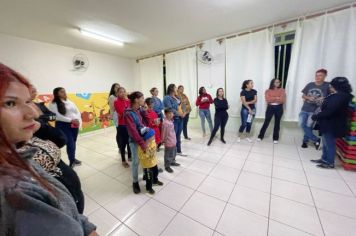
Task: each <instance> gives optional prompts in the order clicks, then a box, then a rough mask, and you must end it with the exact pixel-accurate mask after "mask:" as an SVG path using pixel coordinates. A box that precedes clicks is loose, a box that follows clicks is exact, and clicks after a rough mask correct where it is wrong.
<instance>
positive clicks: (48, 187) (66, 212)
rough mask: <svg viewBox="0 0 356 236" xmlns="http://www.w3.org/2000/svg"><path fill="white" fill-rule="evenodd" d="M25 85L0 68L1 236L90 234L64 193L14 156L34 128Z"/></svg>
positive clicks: (23, 156) (27, 160) (25, 158)
mask: <svg viewBox="0 0 356 236" xmlns="http://www.w3.org/2000/svg"><path fill="white" fill-rule="evenodd" d="M29 89H30V84H29V82H28V81H27V80H26V79H25V78H24V77H23V76H21V75H20V74H18V73H17V72H15V71H13V70H11V69H10V68H8V67H7V66H5V65H3V64H0V212H1V214H0V235H39V236H42V235H43V236H44V235H46V236H47V235H78V236H79V235H90V236H95V235H97V233H96V232H95V229H96V227H95V226H94V225H93V224H92V223H90V222H89V221H88V219H87V218H86V217H85V216H83V215H81V214H79V213H78V211H77V208H76V205H75V203H74V201H73V199H72V197H71V195H70V193H69V192H68V190H67V189H66V188H65V187H64V186H63V185H62V184H61V183H60V182H58V181H57V180H56V179H54V178H53V177H52V176H50V175H49V174H48V173H46V172H45V171H44V170H43V169H42V168H41V167H40V166H39V165H38V164H37V163H36V162H34V161H33V160H32V156H33V154H34V153H35V152H36V151H37V149H35V150H32V149H28V150H26V151H24V152H21V153H20V152H18V151H17V149H18V148H20V147H21V146H22V145H23V144H24V143H26V142H27V141H29V140H30V139H31V137H32V135H33V133H34V132H35V131H36V130H37V129H38V128H39V123H38V122H36V121H35V118H37V117H38V113H37V112H36V110H35V109H34V107H33V103H32V99H31V95H30V91H29Z"/></svg>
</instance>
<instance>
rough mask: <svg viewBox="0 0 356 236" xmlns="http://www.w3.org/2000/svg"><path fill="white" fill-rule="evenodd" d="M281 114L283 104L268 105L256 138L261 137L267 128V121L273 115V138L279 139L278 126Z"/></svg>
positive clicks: (268, 121) (269, 120)
mask: <svg viewBox="0 0 356 236" xmlns="http://www.w3.org/2000/svg"><path fill="white" fill-rule="evenodd" d="M282 115H283V105H282V104H280V105H268V106H267V110H266V118H265V122H264V123H263V126H262V128H261V130H260V134H259V135H258V138H260V139H263V138H264V136H265V133H266V130H267V128H268V125H269V123H270V122H271V119H272V117H273V116H274V128H273V140H274V141H278V140H279V128H280V124H281V118H282Z"/></svg>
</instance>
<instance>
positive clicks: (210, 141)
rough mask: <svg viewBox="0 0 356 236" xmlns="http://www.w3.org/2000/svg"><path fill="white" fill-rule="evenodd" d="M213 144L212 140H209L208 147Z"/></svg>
mask: <svg viewBox="0 0 356 236" xmlns="http://www.w3.org/2000/svg"><path fill="white" fill-rule="evenodd" d="M212 142H213V139H212V138H210V139H209V142H208V146H210V144H211V143H212Z"/></svg>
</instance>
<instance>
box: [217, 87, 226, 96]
mask: <svg viewBox="0 0 356 236" xmlns="http://www.w3.org/2000/svg"><path fill="white" fill-rule="evenodd" d="M220 89H222V91H223V92H224V89H223V88H218V89H217V90H216V98H218V97H219V90H220ZM224 97H225V96H224V95H223V98H224Z"/></svg>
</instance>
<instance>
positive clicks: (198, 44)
mask: <svg viewBox="0 0 356 236" xmlns="http://www.w3.org/2000/svg"><path fill="white" fill-rule="evenodd" d="M352 7H356V2H354V3H348V4H346V5H345V4H343V6H341V7H334V8H331V9H326V10H323V11H319V12H317V13H312V14H310V15H306V16H300V17H297V18H294V19H291V20H286V21H283V22H279V23H274V24H270V25H267V26H264V27H262V28H257V29H250V30H244V31H242V32H241V33H234V34H231V35H225V36H222V37H220V38H218V39H216V41H218V42H222V41H223V40H225V39H232V38H236V37H237V36H242V35H246V34H250V33H255V32H258V31H261V30H265V29H268V28H271V27H278V26H283V25H287V24H290V23H294V22H297V21H299V20H300V19H312V18H315V17H319V16H322V15H326V14H331V13H335V12H338V11H343V10H346V9H349V8H352ZM203 44H204V41H201V42H197V43H193V44H190V45H189V46H184V47H180V48H176V49H172V50H168V51H164V52H158V53H155V54H152V55H149V56H145V57H141V58H138V59H136V62H137V63H138V62H139V61H140V60H144V59H148V58H151V57H156V56H161V55H162V56H164V55H165V54H168V53H172V52H177V51H181V50H185V49H188V48H193V47H197V46H199V47H201V46H202V45H203Z"/></svg>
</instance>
